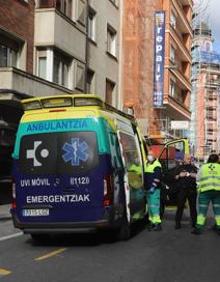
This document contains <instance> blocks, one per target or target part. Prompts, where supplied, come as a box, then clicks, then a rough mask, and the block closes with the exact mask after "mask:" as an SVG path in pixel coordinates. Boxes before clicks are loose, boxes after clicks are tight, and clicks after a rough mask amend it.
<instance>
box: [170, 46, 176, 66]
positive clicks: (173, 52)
mask: <svg viewBox="0 0 220 282" xmlns="http://www.w3.org/2000/svg"><path fill="white" fill-rule="evenodd" d="M170 60H171V62H172V63H175V49H174V48H173V46H172V45H171V46H170Z"/></svg>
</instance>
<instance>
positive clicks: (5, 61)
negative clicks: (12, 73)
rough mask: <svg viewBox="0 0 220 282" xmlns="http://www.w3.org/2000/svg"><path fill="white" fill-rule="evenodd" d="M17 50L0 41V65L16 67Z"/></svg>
mask: <svg viewBox="0 0 220 282" xmlns="http://www.w3.org/2000/svg"><path fill="white" fill-rule="evenodd" d="M17 57H18V51H17V50H15V49H12V48H10V47H8V46H6V45H2V44H1V43H0V67H16V66H17Z"/></svg>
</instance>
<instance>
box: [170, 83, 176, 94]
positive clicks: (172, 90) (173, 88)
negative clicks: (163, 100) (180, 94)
mask: <svg viewBox="0 0 220 282" xmlns="http://www.w3.org/2000/svg"><path fill="white" fill-rule="evenodd" d="M175 88H176V85H175V82H174V81H173V80H170V96H171V97H174V96H175Z"/></svg>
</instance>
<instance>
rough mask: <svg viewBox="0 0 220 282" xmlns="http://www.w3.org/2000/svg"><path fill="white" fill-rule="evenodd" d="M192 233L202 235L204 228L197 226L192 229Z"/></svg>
mask: <svg viewBox="0 0 220 282" xmlns="http://www.w3.org/2000/svg"><path fill="white" fill-rule="evenodd" d="M191 233H192V234H194V235H200V234H202V229H201V228H198V227H195V228H194V229H193V230H192V231H191Z"/></svg>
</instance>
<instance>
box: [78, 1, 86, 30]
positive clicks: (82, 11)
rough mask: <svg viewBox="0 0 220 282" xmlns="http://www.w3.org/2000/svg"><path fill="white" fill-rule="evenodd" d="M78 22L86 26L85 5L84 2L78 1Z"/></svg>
mask: <svg viewBox="0 0 220 282" xmlns="http://www.w3.org/2000/svg"><path fill="white" fill-rule="evenodd" d="M78 21H79V22H80V23H81V24H83V25H85V24H86V5H85V1H84V0H78Z"/></svg>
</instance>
